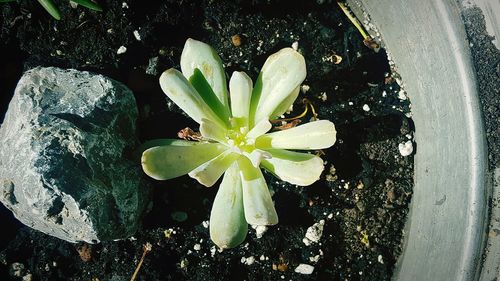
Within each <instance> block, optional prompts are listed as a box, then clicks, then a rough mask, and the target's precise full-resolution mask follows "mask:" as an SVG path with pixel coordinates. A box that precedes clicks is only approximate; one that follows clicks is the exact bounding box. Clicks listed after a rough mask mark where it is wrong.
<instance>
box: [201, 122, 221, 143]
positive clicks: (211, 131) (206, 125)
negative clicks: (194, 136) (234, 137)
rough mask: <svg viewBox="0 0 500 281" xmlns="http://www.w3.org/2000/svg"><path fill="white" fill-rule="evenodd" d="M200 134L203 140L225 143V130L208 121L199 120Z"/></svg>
mask: <svg viewBox="0 0 500 281" xmlns="http://www.w3.org/2000/svg"><path fill="white" fill-rule="evenodd" d="M200 133H201V135H202V136H203V137H204V138H207V139H210V140H214V141H217V142H220V143H227V138H226V136H227V129H226V128H224V127H221V126H220V125H219V124H217V123H215V122H213V121H211V120H209V119H205V118H203V119H202V120H201V125H200Z"/></svg>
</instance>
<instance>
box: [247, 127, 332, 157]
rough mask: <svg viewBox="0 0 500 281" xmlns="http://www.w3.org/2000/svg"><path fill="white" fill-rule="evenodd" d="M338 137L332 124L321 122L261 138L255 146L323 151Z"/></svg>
mask: <svg viewBox="0 0 500 281" xmlns="http://www.w3.org/2000/svg"><path fill="white" fill-rule="evenodd" d="M336 135H337V131H335V126H334V125H333V123H332V122H330V121H328V120H319V121H313V122H309V123H306V124H304V125H300V126H297V127H294V128H291V129H287V130H283V131H277V132H272V133H269V134H265V135H263V136H260V137H258V138H257V140H256V141H255V146H256V147H258V148H261V149H267V148H280V149H298V150H310V149H323V148H328V147H330V146H332V145H333V144H334V143H335V140H336Z"/></svg>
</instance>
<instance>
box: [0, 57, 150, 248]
mask: <svg viewBox="0 0 500 281" xmlns="http://www.w3.org/2000/svg"><path fill="white" fill-rule="evenodd" d="M136 118H137V107H136V103H135V99H134V96H133V94H132V92H131V91H130V90H129V89H128V88H127V87H125V86H124V85H122V84H120V83H119V82H116V81H114V80H111V79H109V78H106V77H104V76H101V75H95V74H91V73H88V72H80V71H77V70H63V69H59V68H53V67H49V68H35V69H33V70H30V71H28V72H26V73H25V74H24V75H23V77H22V78H21V80H20V81H19V83H18V85H17V88H16V90H15V94H14V97H13V98H12V100H11V102H10V105H9V109H8V111H7V114H6V116H5V120H4V123H3V124H2V126H1V128H0V201H1V202H2V203H3V204H4V205H5V206H6V207H7V208H9V209H10V210H11V211H12V212H13V213H14V215H15V216H16V217H17V218H18V219H19V220H20V221H21V222H23V223H24V224H26V225H28V226H30V227H32V228H34V229H37V230H39V231H42V232H44V233H47V234H49V235H52V236H55V237H58V238H61V239H64V240H67V241H70V242H77V241H85V242H88V243H95V242H98V241H101V240H111V239H120V238H125V237H128V236H131V235H132V234H134V232H135V231H136V229H137V227H138V224H139V220H140V218H141V215H142V213H143V211H144V210H145V208H146V206H147V204H148V202H149V189H148V188H147V187H146V186H144V184H142V171H141V169H140V163H138V162H136V161H132V160H130V158H131V157H130V155H131V154H132V153H131V152H132V150H133V149H134V147H135V146H136V144H137V139H136V135H135V122H136Z"/></svg>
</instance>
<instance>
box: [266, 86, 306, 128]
mask: <svg viewBox="0 0 500 281" xmlns="http://www.w3.org/2000/svg"><path fill="white" fill-rule="evenodd" d="M299 92H300V86H299V87H297V88H295V90H293V91H292V93H291V94H290V95H289V96H288V97H287V98H286V99H285V100H284V101H282V102H281V104H280V105H278V107H277V108H276V110H274V112H273V114H271V117H270V118H269V119H271V120H272V119H276V118H279V117H280V116H281V115H283V114H284V113H285V112H287V111H288V109H289V108H290V107H291V106H292V104H293V103H294V102H295V100H296V99H297V97H298V96H299Z"/></svg>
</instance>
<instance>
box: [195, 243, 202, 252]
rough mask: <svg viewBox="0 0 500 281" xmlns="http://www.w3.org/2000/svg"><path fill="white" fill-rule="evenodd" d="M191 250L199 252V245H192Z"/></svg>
mask: <svg viewBox="0 0 500 281" xmlns="http://www.w3.org/2000/svg"><path fill="white" fill-rule="evenodd" d="M193 249H194V250H195V251H199V250H201V245H200V244H194V246H193Z"/></svg>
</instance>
